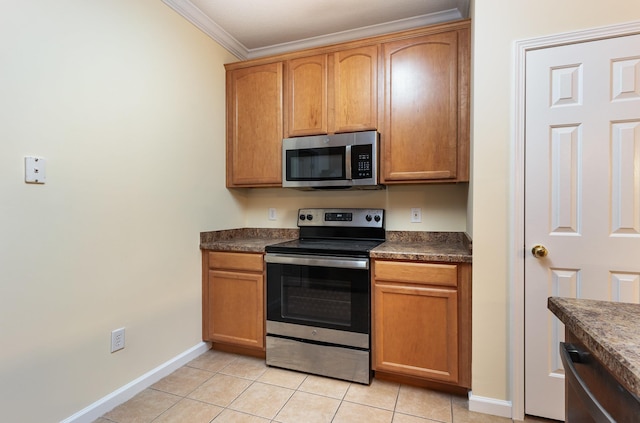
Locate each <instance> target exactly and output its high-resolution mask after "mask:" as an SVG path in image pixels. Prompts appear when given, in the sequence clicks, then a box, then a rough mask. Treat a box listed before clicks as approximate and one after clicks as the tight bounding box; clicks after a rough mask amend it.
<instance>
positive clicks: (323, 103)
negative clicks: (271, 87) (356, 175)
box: [286, 54, 329, 137]
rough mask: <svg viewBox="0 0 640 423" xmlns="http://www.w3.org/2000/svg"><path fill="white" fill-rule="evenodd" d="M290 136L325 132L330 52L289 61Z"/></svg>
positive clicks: (288, 130)
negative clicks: (328, 56)
mask: <svg viewBox="0 0 640 423" xmlns="http://www.w3.org/2000/svg"><path fill="white" fill-rule="evenodd" d="M287 88H288V89H287V109H286V110H287V124H288V125H287V127H288V128H287V136H288V137H293V136H301V135H313V134H326V133H327V131H328V130H329V125H328V123H327V55H326V54H320V55H317V56H311V57H303V58H300V59H293V60H289V61H288V63H287Z"/></svg>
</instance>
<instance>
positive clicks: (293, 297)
mask: <svg viewBox="0 0 640 423" xmlns="http://www.w3.org/2000/svg"><path fill="white" fill-rule="evenodd" d="M282 317H283V318H285V319H296V320H304V321H308V322H317V323H328V324H332V325H338V326H345V327H349V326H350V325H351V284H350V282H348V281H339V280H332V281H327V280H324V279H313V278H310V279H307V280H304V281H301V280H300V278H297V277H291V276H287V277H284V278H283V279H282Z"/></svg>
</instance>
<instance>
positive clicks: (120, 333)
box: [111, 328, 124, 353]
mask: <svg viewBox="0 0 640 423" xmlns="http://www.w3.org/2000/svg"><path fill="white" fill-rule="evenodd" d="M123 348H124V328H120V329H116V330H114V331H112V332H111V352H112V353H113V352H116V351H120V350H121V349H123Z"/></svg>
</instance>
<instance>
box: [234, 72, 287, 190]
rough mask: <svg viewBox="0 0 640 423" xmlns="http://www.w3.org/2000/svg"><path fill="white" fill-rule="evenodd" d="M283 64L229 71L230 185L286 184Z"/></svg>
mask: <svg viewBox="0 0 640 423" xmlns="http://www.w3.org/2000/svg"><path fill="white" fill-rule="evenodd" d="M282 68H283V65H282V62H277V63H270V64H266V65H259V66H252V67H248V68H242V69H234V70H229V71H227V161H226V162H227V187H260V186H282V150H281V143H282V137H283V129H282V128H283V113H282V110H283V109H282V107H283V106H282V96H283V91H282V78H283V76H282V75H283V71H282Z"/></svg>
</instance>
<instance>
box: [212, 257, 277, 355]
mask: <svg viewBox="0 0 640 423" xmlns="http://www.w3.org/2000/svg"><path fill="white" fill-rule="evenodd" d="M208 284H209V286H208V293H207V302H208V307H207V315H206V316H205V318H206V319H208V332H209V333H208V334H206V338H207V339H205V340H207V341H213V342H223V343H227V344H233V345H239V346H246V347H254V348H259V349H263V348H264V320H265V317H264V288H263V276H262V274H252V273H242V272H234V271H223V270H209V280H208Z"/></svg>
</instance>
